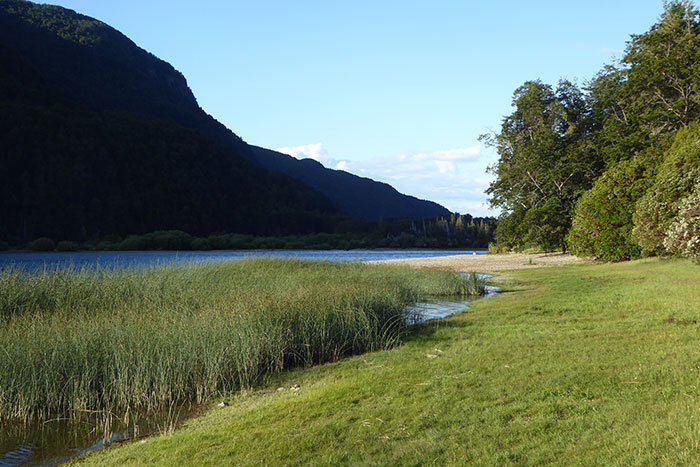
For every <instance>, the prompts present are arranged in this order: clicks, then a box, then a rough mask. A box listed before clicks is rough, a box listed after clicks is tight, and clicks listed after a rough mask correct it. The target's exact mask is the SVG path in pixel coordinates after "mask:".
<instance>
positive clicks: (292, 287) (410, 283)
mask: <svg viewBox="0 0 700 467" xmlns="http://www.w3.org/2000/svg"><path fill="white" fill-rule="evenodd" d="M467 286H468V285H467V281H465V280H464V279H462V278H460V277H458V276H457V275H455V274H451V273H445V272H437V271H430V272H427V271H412V270H407V269H396V268H390V267H381V266H366V265H360V264H333V263H312V262H303V261H294V260H246V261H238V262H231V263H217V264H200V265H188V266H172V267H161V268H154V269H140V270H138V269H135V270H116V271H111V270H98V271H94V270H85V271H64V272H44V273H38V274H32V275H23V274H22V273H20V272H17V271H5V272H2V273H0V423H2V422H3V421H13V422H17V421H22V422H28V421H32V420H37V419H39V420H41V419H47V418H49V417H54V416H56V415H57V414H59V415H61V416H70V417H76V416H80V414H84V413H91V414H92V413H94V412H95V411H102V412H104V413H105V414H110V415H111V414H118V415H121V414H124V413H127V412H128V411H144V410H146V411H148V410H153V411H160V410H162V409H163V408H167V407H170V406H172V404H173V403H177V402H184V401H193V402H202V401H205V400H207V399H209V398H211V397H213V396H215V395H219V394H222V393H226V392H230V391H234V390H237V389H240V388H246V387H251V386H253V385H255V384H257V383H259V382H260V381H261V380H262V379H263V378H265V376H266V375H270V374H274V373H276V372H279V371H281V370H283V369H285V368H289V367H295V366H309V365H312V364H316V363H320V362H327V361H334V360H337V359H339V358H341V357H343V356H346V355H351V354H356V353H359V352H364V351H367V350H376V349H383V348H387V347H390V346H392V345H394V344H395V343H396V342H397V341H398V339H399V337H400V335H401V332H402V330H403V329H404V324H405V323H404V320H403V310H404V308H405V306H406V304H408V303H410V302H412V301H415V300H417V299H418V298H419V297H420V296H422V295H427V294H434V295H440V294H445V295H446V294H459V293H465V292H466V288H467Z"/></svg>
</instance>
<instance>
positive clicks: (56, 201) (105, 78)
mask: <svg viewBox="0 0 700 467" xmlns="http://www.w3.org/2000/svg"><path fill="white" fill-rule="evenodd" d="M260 151H262V150H259V149H255V150H254V149H253V148H251V147H250V146H248V145H247V144H246V143H245V142H244V141H243V140H242V139H241V138H239V137H238V136H236V135H235V134H234V133H233V132H231V131H230V130H228V129H227V128H225V127H224V126H223V125H222V124H220V123H219V122H218V121H216V120H215V119H214V118H212V117H211V116H210V115H208V114H207V113H206V112H204V111H203V110H202V109H201V108H200V107H199V105H198V104H197V101H196V99H195V97H194V95H193V94H192V92H191V91H190V89H189V87H188V86H187V82H186V80H185V78H184V77H183V76H182V74H180V73H179V72H178V71H177V70H175V69H174V68H173V67H172V66H171V65H169V64H168V63H166V62H164V61H162V60H160V59H158V58H156V57H155V56H153V55H152V54H150V53H148V52H146V51H144V50H143V49H141V48H139V47H137V46H136V45H135V44H134V43H133V42H132V41H131V40H129V39H128V38H127V37H125V36H124V35H123V34H121V33H120V32H118V31H116V30H115V29H113V28H111V27H110V26H108V25H106V24H104V23H102V22H100V21H98V20H95V19H92V18H89V17H86V16H83V15H80V14H77V13H75V12H73V11H72V10H67V9H64V8H61V7H57V6H50V5H37V4H33V3H31V2H28V1H25V0H0V164H1V167H2V170H0V200H1V201H0V219H1V220H2V221H1V222H0V240H5V241H9V242H10V243H11V244H16V245H20V244H24V243H26V242H27V241H28V240H31V239H33V238H36V237H40V236H50V237H53V238H55V239H70V240H81V241H82V240H86V239H89V238H100V237H104V236H107V235H112V234H116V235H119V236H124V235H128V234H139V233H144V232H148V231H153V230H159V229H181V230H185V231H187V232H190V233H192V234H196V235H203V234H209V233H212V232H237V233H250V234H261V235H284V234H300V233H312V232H329V231H333V230H334V229H336V227H337V226H338V225H339V223H340V222H341V221H344V220H345V219H346V218H347V217H348V215H352V216H357V217H361V218H377V217H399V216H410V217H422V216H437V215H444V214H445V213H446V210H445V209H444V208H442V207H440V206H438V205H435V204H434V203H427V202H418V200H416V199H415V198H411V197H404V196H403V195H400V194H398V193H397V192H395V190H393V189H390V187H388V186H386V185H384V184H378V183H376V182H371V181H369V180H366V179H361V178H360V177H354V178H355V179H358V180H360V181H361V182H360V183H361V184H363V185H362V186H363V190H366V191H372V192H373V193H375V194H377V197H376V198H374V199H373V202H372V203H371V204H369V205H368V207H369V208H370V209H369V211H368V212H367V213H365V212H363V211H362V206H361V203H362V202H359V203H355V204H354V205H353V209H352V210H351V209H347V206H346V205H345V204H342V203H339V202H338V199H339V197H337V196H329V193H327V192H323V190H320V189H318V188H317V187H316V185H324V186H332V184H328V183H325V182H319V183H316V184H314V183H308V182H307V181H306V179H307V178H308V176H307V175H306V174H305V172H306V167H307V165H308V163H307V162H306V161H296V160H294V161H286V162H285V164H284V165H285V167H291V168H292V169H291V170H287V169H280V168H276V167H273V166H270V164H269V163H261V161H260V158H258V157H257V156H256V154H258V153H259V152H260ZM270 169H272V170H270ZM324 171H325V169H323V171H319V170H317V169H316V168H314V170H312V171H311V172H313V173H318V174H320V175H323V173H324ZM289 172H292V173H291V175H292V176H288V175H286V173H289ZM351 177H352V176H351ZM375 187H379V189H375ZM359 191H361V190H358V191H356V193H357V192H359ZM324 193H325V194H324ZM345 194H348V195H349V194H350V192H348V191H346V192H345ZM386 195H388V196H386ZM385 197H386V201H385ZM425 206H429V207H430V209H426V208H425ZM377 207H382V208H381V209H377ZM431 209H432V210H431Z"/></svg>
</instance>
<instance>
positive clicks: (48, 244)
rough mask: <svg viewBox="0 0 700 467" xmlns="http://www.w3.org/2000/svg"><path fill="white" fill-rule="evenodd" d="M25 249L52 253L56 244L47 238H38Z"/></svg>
mask: <svg viewBox="0 0 700 467" xmlns="http://www.w3.org/2000/svg"><path fill="white" fill-rule="evenodd" d="M27 249H29V250H32V251H53V250H55V249H56V244H55V243H54V241H53V240H51V239H50V238H48V237H40V238H37V239H36V240H34V241H32V242H31V243H29V245H27Z"/></svg>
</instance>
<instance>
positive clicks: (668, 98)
mask: <svg viewBox="0 0 700 467" xmlns="http://www.w3.org/2000/svg"><path fill="white" fill-rule="evenodd" d="M513 106H514V108H515V110H514V112H513V113H512V114H511V115H509V116H507V117H506V118H505V119H504V121H503V125H502V127H501V130H500V132H498V133H497V134H495V135H488V136H486V137H485V138H486V139H487V140H488V141H489V142H490V143H491V144H493V145H494V146H495V147H496V149H497V151H498V153H499V155H500V159H499V162H498V164H496V165H495V166H494V167H493V169H492V170H493V173H494V174H495V175H496V176H497V178H496V180H495V181H494V182H493V183H492V184H491V186H490V188H489V190H488V193H489V194H490V195H491V203H492V204H493V205H494V206H499V207H501V208H503V214H502V216H501V218H500V219H499V224H498V227H497V230H496V239H497V241H498V243H499V244H500V246H501V247H502V248H504V249H524V248H531V247H540V248H544V249H550V250H551V249H556V248H557V247H561V248H563V249H566V248H567V246H568V247H569V248H571V250H572V251H573V252H574V253H576V254H579V255H584V256H594V257H597V258H600V259H605V260H622V259H630V258H637V257H640V256H644V255H681V256H689V257H694V258H698V259H700V13H699V12H698V10H697V9H696V8H695V6H694V5H693V4H692V3H691V2H690V1H688V0H677V1H671V2H667V3H665V4H664V11H663V14H662V15H661V17H660V19H659V21H658V22H657V23H656V24H654V25H653V26H652V27H651V28H650V29H649V30H648V31H647V32H645V33H644V34H640V35H633V36H632V38H631V40H630V41H629V42H628V46H627V49H626V51H625V55H624V56H623V58H622V60H621V61H620V62H619V63H615V64H613V65H609V66H606V67H605V68H604V69H603V70H602V71H600V73H598V75H596V76H595V77H594V78H593V79H592V80H591V81H589V82H588V83H586V85H585V86H584V87H583V88H582V89H580V88H578V87H577V86H575V85H573V84H572V83H570V82H568V81H566V80H562V81H560V83H559V84H558V86H557V87H556V88H553V87H552V86H550V85H547V84H545V83H542V82H540V81H529V82H526V83H525V84H524V85H523V86H521V87H520V88H518V90H516V92H515V94H514V96H513Z"/></svg>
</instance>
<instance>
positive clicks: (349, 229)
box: [0, 213, 496, 252]
mask: <svg viewBox="0 0 700 467" xmlns="http://www.w3.org/2000/svg"><path fill="white" fill-rule="evenodd" d="M495 228H496V219H494V218H492V217H485V218H480V217H472V216H470V215H469V214H465V215H462V214H458V213H453V214H451V215H450V216H445V217H436V218H429V219H381V220H377V221H371V220H361V219H348V220H346V221H345V222H344V224H343V225H341V226H339V227H338V229H336V230H335V231H332V232H326V231H319V232H316V233H300V234H296V235H293V234H287V235H282V234H280V235H253V234H245V233H211V234H209V235H191V234H190V233H188V232H184V231H182V230H157V231H153V232H148V233H143V234H140V235H126V236H120V235H103V236H102V237H98V238H97V237H96V238H92V239H86V240H83V241H74V240H58V241H56V240H55V239H53V238H50V237H45V236H44V237H38V238H35V239H33V240H26V239H25V240H18V239H15V240H14V241H9V240H8V241H4V240H3V238H2V237H0V252H2V251H8V250H12V251H41V252H51V251H60V252H67V251H136V250H148V251H151V250H153V251H157V250H180V251H210V250H352V249H366V248H435V249H445V248H448V249H449V248H472V249H486V248H488V247H489V244H490V243H491V242H492V241H493V232H494V230H495Z"/></svg>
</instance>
